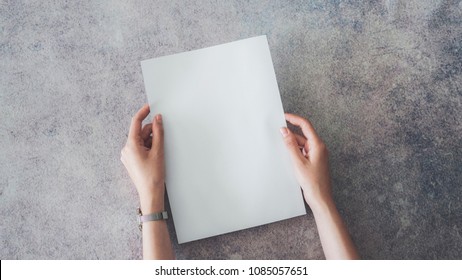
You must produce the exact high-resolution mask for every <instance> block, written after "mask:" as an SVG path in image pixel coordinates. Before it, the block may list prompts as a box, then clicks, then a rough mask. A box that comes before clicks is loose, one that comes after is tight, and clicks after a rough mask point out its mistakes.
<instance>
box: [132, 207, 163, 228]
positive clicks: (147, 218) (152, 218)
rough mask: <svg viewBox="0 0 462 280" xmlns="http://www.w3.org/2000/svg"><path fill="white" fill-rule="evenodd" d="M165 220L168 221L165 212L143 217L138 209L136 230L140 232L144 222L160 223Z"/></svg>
mask: <svg viewBox="0 0 462 280" xmlns="http://www.w3.org/2000/svg"><path fill="white" fill-rule="evenodd" d="M167 219H168V214H167V211H162V212H157V213H151V214H148V215H143V213H141V209H140V208H138V228H139V229H140V230H142V229H143V223H145V222H152V221H161V220H167Z"/></svg>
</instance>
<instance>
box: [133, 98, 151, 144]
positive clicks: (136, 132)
mask: <svg viewBox="0 0 462 280" xmlns="http://www.w3.org/2000/svg"><path fill="white" fill-rule="evenodd" d="M148 115H149V105H148V104H145V105H144V106H143V107H142V108H141V109H140V110H139V111H138V112H137V113H136V114H135V116H134V117H133V118H132V122H131V124H130V131H129V132H128V139H129V140H132V141H136V140H137V137H139V136H140V135H141V122H142V121H143V120H144V119H145V118H146V117H147V116H148Z"/></svg>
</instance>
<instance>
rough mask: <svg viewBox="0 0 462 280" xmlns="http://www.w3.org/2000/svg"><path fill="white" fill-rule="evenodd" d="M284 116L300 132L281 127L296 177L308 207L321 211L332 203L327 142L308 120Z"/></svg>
mask: <svg viewBox="0 0 462 280" xmlns="http://www.w3.org/2000/svg"><path fill="white" fill-rule="evenodd" d="M285 117H286V120H287V121H288V122H289V123H291V124H293V125H295V126H298V127H300V128H301V130H302V132H303V135H298V134H296V133H294V132H292V131H290V129H288V128H287V127H282V128H281V134H282V136H283V137H284V141H285V143H286V146H287V148H288V150H289V152H290V156H291V159H292V163H293V165H294V167H295V174H296V177H297V181H298V183H299V184H300V187H301V188H302V190H303V196H304V198H305V201H306V203H308V205H309V206H310V208H311V210H312V211H313V212H319V211H322V209H323V208H324V207H326V206H330V205H331V204H333V199H332V193H331V186H330V176H329V163H328V152H327V148H326V145H325V144H324V142H323V141H322V140H321V138H319V136H318V135H317V133H316V131H315V130H314V128H313V126H312V125H311V123H310V122H309V121H308V120H306V119H304V118H302V117H300V116H297V115H293V114H285Z"/></svg>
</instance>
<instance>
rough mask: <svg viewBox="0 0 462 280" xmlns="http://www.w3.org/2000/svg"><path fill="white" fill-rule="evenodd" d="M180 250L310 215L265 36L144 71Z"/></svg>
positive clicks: (153, 63)
mask: <svg viewBox="0 0 462 280" xmlns="http://www.w3.org/2000/svg"><path fill="white" fill-rule="evenodd" d="M141 67H142V70H143V77H144V82H145V87H146V92H147V96H148V100H149V104H150V106H151V112H154V113H155V114H157V113H161V114H162V116H163V121H164V133H165V138H164V139H165V162H166V185H167V192H168V197H169V202H170V207H171V211H172V213H171V214H172V216H173V220H174V224H175V230H176V234H177V237H178V242H179V243H184V242H189V241H193V240H197V239H202V238H206V237H210V236H215V235H219V234H224V233H228V232H232V231H237V230H242V229H246V228H250V227H255V226H259V225H263V224H267V223H272V222H276V221H280V220H283V219H288V218H292V217H295V216H299V215H304V214H306V211H305V206H304V202H303V197H302V193H301V190H300V187H299V185H298V183H297V181H296V179H295V175H294V170H293V167H292V164H291V162H290V159H289V154H288V151H287V150H286V147H285V146H284V142H283V138H282V136H281V134H280V132H279V128H281V127H283V126H286V122H285V119H284V111H283V108H282V103H281V98H280V95H279V89H278V85H277V81H276V75H275V73H274V68H273V63H272V60H271V54H270V51H269V47H268V42H267V39H266V36H259V37H254V38H250V39H245V40H240V41H236V42H232V43H228V44H223V45H218V46H214V47H209V48H204V49H199V50H194V51H189V52H184V53H179V54H175V55H169V56H164V57H159V58H154V59H149V60H145V61H142V62H141Z"/></svg>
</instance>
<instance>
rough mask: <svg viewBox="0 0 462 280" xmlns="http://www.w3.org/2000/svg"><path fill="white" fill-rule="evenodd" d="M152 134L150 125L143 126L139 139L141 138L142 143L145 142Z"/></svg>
mask: <svg viewBox="0 0 462 280" xmlns="http://www.w3.org/2000/svg"><path fill="white" fill-rule="evenodd" d="M151 133H152V123H148V124H145V125H144V126H143V129H142V130H141V138H143V141H144V142H146V141H147V140H148V139H149V137H150V136H151Z"/></svg>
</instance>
